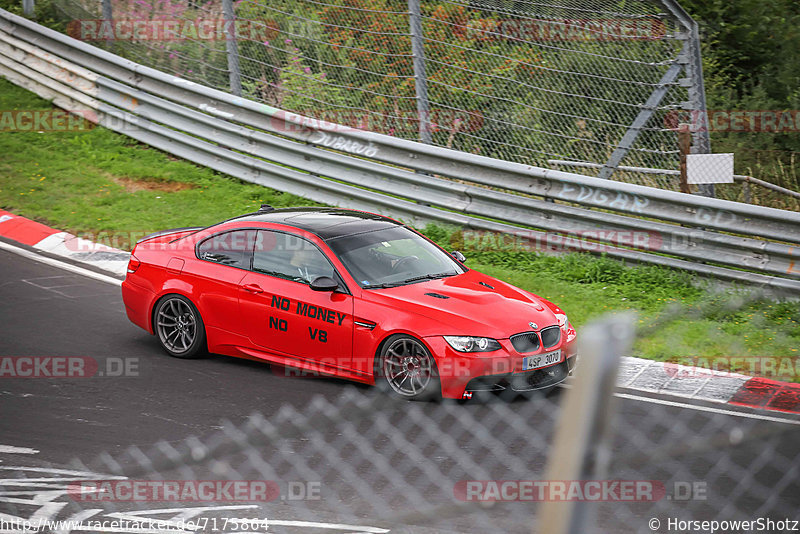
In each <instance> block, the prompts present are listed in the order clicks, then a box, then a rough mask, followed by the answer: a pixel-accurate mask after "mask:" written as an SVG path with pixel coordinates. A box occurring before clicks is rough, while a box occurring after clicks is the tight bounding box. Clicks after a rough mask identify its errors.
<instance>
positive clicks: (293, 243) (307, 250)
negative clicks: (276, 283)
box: [253, 230, 336, 284]
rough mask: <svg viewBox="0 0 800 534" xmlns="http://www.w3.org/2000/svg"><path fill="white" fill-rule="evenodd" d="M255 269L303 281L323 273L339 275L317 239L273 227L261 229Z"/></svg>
mask: <svg viewBox="0 0 800 534" xmlns="http://www.w3.org/2000/svg"><path fill="white" fill-rule="evenodd" d="M253 270H254V271H256V272H259V273H264V274H268V275H271V276H276V277H278V278H284V279H286V280H292V281H295V282H301V283H303V284H310V283H311V282H312V281H313V280H314V279H315V278H318V277H320V276H328V277H330V278H333V279H336V276H335V271H334V269H333V265H331V263H330V262H329V261H328V258H326V257H325V255H324V254H323V253H322V252H320V250H319V249H318V248H317V247H316V245H314V243H312V242H310V241H308V240H306V239H303V238H302V237H298V236H295V235H292V234H284V233H282V232H272V231H270V230H259V231H258V237H257V238H256V243H255V252H254V253H253Z"/></svg>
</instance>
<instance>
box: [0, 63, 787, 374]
mask: <svg viewBox="0 0 800 534" xmlns="http://www.w3.org/2000/svg"><path fill="white" fill-rule="evenodd" d="M49 107H50V104H49V103H48V102H46V101H44V100H42V99H39V98H38V97H36V96H35V95H34V94H32V93H30V92H28V91H26V90H24V89H21V88H18V87H16V86H14V85H12V84H11V83H9V82H7V81H5V80H2V79H0V110H14V109H18V110H32V109H48V108H49ZM0 155H1V156H0V207H1V208H3V209H7V210H9V211H12V212H14V213H17V214H19V215H24V216H26V217H30V218H32V219H35V220H38V221H41V222H43V223H46V224H49V225H51V226H54V227H56V228H60V229H64V230H67V231H70V232H72V233H75V234H89V237H91V236H99V240H100V241H102V242H107V243H108V244H111V245H114V246H117V247H119V248H128V247H129V246H130V239H129V237H128V236H131V235H132V236H133V239H136V237H137V236H141V235H143V234H144V233H146V232H150V231H155V230H159V229H163V228H171V227H178V226H193V225H205V224H211V223H214V222H217V221H219V220H222V219H225V218H228V217H231V216H234V215H237V214H241V213H246V212H249V211H254V210H255V209H257V208H258V206H259V205H260V204H261V203H269V204H272V205H273V206H276V207H283V206H297V205H312V204H313V203H312V202H309V201H307V200H304V199H302V198H300V197H297V196H294V195H289V194H284V193H280V192H278V191H273V190H269V189H266V188H263V187H260V186H257V185H252V184H247V183H243V182H241V181H239V180H237V179H234V178H231V177H228V176H225V175H221V174H219V173H216V172H214V171H211V170H209V169H206V168H201V167H198V166H196V165H193V164H191V163H189V162H186V161H183V160H179V159H177V158H174V157H172V156H169V155H167V154H164V153H162V152H160V151H158V150H154V149H151V148H148V147H147V146H145V145H142V144H139V143H137V142H135V141H133V140H131V139H129V138H127V137H125V136H122V135H118V134H115V133H113V132H111V131H108V130H105V129H102V128H94V129H89V130H85V131H76V132H43V133H39V132H35V131H32V132H9V131H0ZM423 230H424V231H425V232H426V233H427V234H428V235H429V236H430V237H432V238H433V239H435V240H437V241H438V242H440V243H442V244H443V245H445V246H447V247H448V248H450V247H451V246H454V245H455V246H459V245H460V244H461V243H460V242H459V241H460V237H459V236H460V234H459V232H458V230H457V229H446V228H440V227H433V226H431V227H428V228H425V229H423ZM464 252H465V253H466V254H467V256H468V257H469V263H468V264H469V265H470V266H471V267H472V268H474V269H477V270H480V271H483V272H486V273H488V274H490V275H492V276H495V277H497V278H500V279H503V280H506V281H508V282H510V283H512V284H515V285H517V286H519V287H522V288H524V289H527V290H530V291H533V292H535V293H538V294H540V295H542V296H544V297H545V298H548V299H550V300H553V301H555V302H557V303H559V305H560V306H562V307H563V308H564V309H565V310H567V312H568V314H569V316H570V318H571V320H572V321H573V323H574V324H575V325H576V326H578V327H580V326H581V325H583V324H585V323H586V322H587V321H588V320H590V319H592V318H595V317H597V316H599V315H601V314H603V313H605V312H609V311H621V310H637V311H638V312H639V317H640V323H641V326H642V327H647V326H648V325H649V324H651V323H652V322H653V321H655V320H656V319H657V318H658V317H659V316H660V315H661V314H663V313H664V312H665V311H666V310H668V309H670V306H682V307H684V308H686V309H687V310H688V311H689V312H692V311H694V312H696V311H697V310H698V309H700V308H703V309H706V310H707V311H706V312H704V313H702V314H700V316H687V315H682V316H679V317H677V318H675V319H672V320H669V321H666V322H665V323H664V324H663V325H662V326H660V327H659V328H657V329H655V330H653V331H650V332H648V334H647V335H645V336H642V337H641V338H640V339H639V340H638V341H637V344H636V347H635V354H636V355H637V356H641V357H646V358H651V359H657V360H669V361H685V360H686V359H690V358H698V357H702V358H723V359H724V358H732V357H767V358H770V357H771V358H780V359H782V360H781V362H779V363H783V367H784V372H783V375H784V376H782V378H784V379H791V378H794V379H795V380H798V378H797V373H796V372H793V373H792V375H790V376H785V375H786V365H787V362H788V363H792V364H793V365H794V366H797V365H798V347H799V346H800V327H798V321H800V312H798V306H797V304H796V303H792V302H783V303H781V302H771V301H759V302H754V303H750V304H748V305H745V306H733V308H735V309H729V308H730V307H729V306H728V305H727V304H726V302H728V301H729V295H719V294H717V295H711V294H709V293H707V292H705V291H704V290H703V289H701V288H700V287H698V286H697V285H696V284H694V283H693V282H694V280H693V279H692V277H691V275H689V274H688V273H685V272H680V271H675V270H669V269H662V268H656V267H637V268H633V267H626V266H623V265H622V264H620V263H619V262H617V261H614V260H611V259H608V258H601V257H593V256H588V255H584V254H567V255H562V256H547V255H537V254H533V253H530V252H524V251H514V250H502V249H495V250H486V249H481V250H469V249H467V250H465V251H464ZM723 362H724V360H723ZM794 371H800V369H796V368H795V369H794Z"/></svg>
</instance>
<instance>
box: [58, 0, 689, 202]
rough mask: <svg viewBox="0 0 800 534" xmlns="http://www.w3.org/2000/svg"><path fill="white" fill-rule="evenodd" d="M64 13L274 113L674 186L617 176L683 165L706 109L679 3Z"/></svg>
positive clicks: (70, 9) (120, 46)
mask: <svg viewBox="0 0 800 534" xmlns="http://www.w3.org/2000/svg"><path fill="white" fill-rule="evenodd" d="M54 3H55V5H56V6H57V7H58V9H59V11H60V13H61V15H62V17H63V18H64V19H65V20H66V21H68V22H69V25H68V31H69V32H70V33H71V34H72V35H73V36H75V37H78V38H80V39H85V40H89V41H92V42H94V43H96V44H97V45H99V46H103V47H107V48H109V49H113V51H114V52H115V53H118V54H121V55H123V56H125V57H128V58H130V59H132V60H135V61H137V62H141V63H143V64H145V65H148V66H151V67H154V68H157V69H159V70H163V71H165V72H169V73H172V74H175V75H177V76H180V77H182V78H186V79H189V80H193V81H196V82H198V83H202V84H205V85H209V86H212V87H215V88H220V89H224V90H231V91H232V92H234V93H237V94H239V93H240V94H241V95H242V96H244V97H245V98H248V99H251V100H255V101H258V102H263V103H264V104H267V105H269V106H274V107H277V108H280V109H284V110H288V111H293V112H297V113H299V114H302V115H304V116H308V117H312V118H315V119H319V120H326V121H330V122H333V123H339V124H346V125H350V126H354V127H358V128H365V129H368V130H371V131H375V132H381V133H386V134H390V135H394V136H399V137H404V138H408V139H415V140H416V139H422V140H425V141H430V142H432V143H434V144H436V145H439V146H446V147H451V148H454V149H457V150H461V151H465V152H470V153H476V154H482V155H486V156H491V157H495V158H500V159H505V160H511V161H518V162H522V163H528V164H535V165H540V166H546V164H547V160H548V159H552V158H556V159H568V160H577V161H589V162H594V163H599V164H603V165H604V168H603V169H602V170H601V171H600V175H603V176H604V177H613V178H614V179H625V180H627V181H633V182H636V183H644V184H646V185H654V186H657V187H663V188H672V185H673V184H672V183H671V181H670V180H667V179H663V177H658V176H654V175H647V174H641V173H625V172H614V170H615V169H616V167H617V166H618V165H619V164H620V162H624V163H625V164H627V165H634V166H642V167H658V168H667V169H674V168H676V167H677V161H678V147H677V144H676V135H675V131H674V129H673V128H672V127H671V126H670V124H669V119H670V117H671V114H672V113H674V111H675V110H680V109H685V108H686V107H687V106H688V107H690V108H691V109H695V107H696V106H701V105H702V102H701V101H700V100H699V97H698V96H697V95H699V94H702V91H700V90H698V88H702V82H701V79H702V78H701V74H700V70H699V68H697V67H696V65H695V63H696V60H699V56H697V58H694V56H692V54H691V46H690V44H691V43H693V41H692V38H691V28H690V27H688V26H687V24H688V23H687V22H686V20H684V19H682V18H680V13H681V11H680V8H679V6H677V4H675V3H674V2H671V1H669V2H666V1H663V2H662V1H651V0H636V1H632V2H624V3H620V2H616V1H608V0H586V1H583V2H573V1H569V2H564V1H559V2H545V3H542V2H529V1H514V2H512V1H499V2H489V1H468V0H437V1H426V2H421V3H420V2H419V1H418V0H412V1H410V2H409V1H407V0H370V1H369V2H363V1H355V0H327V1H321V0H271V1H269V2H266V1H262V0H238V1H235V2H228V0H225V1H222V0H213V1H200V2H171V1H170V0H154V1H152V2H150V1H147V2H145V1H132V0H131V1H117V0H105V1H102V0H54ZM668 8H669V9H668ZM232 18H235V20H236V24H235V26H230V25H226V21H230V20H231V19H232ZM687 18H688V17H687ZM688 20H689V21H691V19H688ZM132 21H138V22H139V23H140V26H139V30H138V31H137V30H136V29H135V28H134V27H133V24H131V23H132ZM104 22H105V24H103V23H104ZM141 23H147V24H141ZM693 62H694V63H693ZM612 173H613V174H612Z"/></svg>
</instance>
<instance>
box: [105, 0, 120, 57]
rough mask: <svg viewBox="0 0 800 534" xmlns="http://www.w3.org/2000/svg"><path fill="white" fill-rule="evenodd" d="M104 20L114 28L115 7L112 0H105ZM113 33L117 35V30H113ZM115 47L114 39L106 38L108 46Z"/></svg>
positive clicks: (108, 47)
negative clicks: (112, 5)
mask: <svg viewBox="0 0 800 534" xmlns="http://www.w3.org/2000/svg"><path fill="white" fill-rule="evenodd" d="M103 21H105V23H106V24H109V25H110V26H111V27H112V28H113V27H114V9H113V8H112V7H111V0H103ZM111 34H112V35H116V34H117V32H111ZM113 47H114V41H113V40H112V39H106V48H107V49H109V50H111V49H112V48H113Z"/></svg>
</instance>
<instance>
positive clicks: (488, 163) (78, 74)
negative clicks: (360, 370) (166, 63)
mask: <svg viewBox="0 0 800 534" xmlns="http://www.w3.org/2000/svg"><path fill="white" fill-rule="evenodd" d="M0 74H2V75H3V76H5V77H6V78H8V79H10V80H11V81H12V82H14V83H17V84H19V85H21V86H24V87H26V88H28V89H30V90H32V91H34V92H35V93H37V94H39V95H40V96H42V97H44V98H49V99H53V101H54V102H55V103H56V104H57V105H59V106H60V107H63V108H65V109H69V110H79V109H88V110H92V111H93V112H94V113H96V115H97V116H96V122H97V123H98V124H100V125H102V126H104V127H107V128H109V129H111V130H114V131H117V132H121V133H124V134H126V135H128V136H130V137H132V138H134V139H137V140H139V141H141V142H144V143H147V144H149V145H152V146H154V147H157V148H159V149H162V150H164V151H167V152H170V153H172V154H174V155H176V156H179V157H182V158H185V159H187V160H190V161H193V162H195V163H198V164H201V165H205V166H208V167H211V168H213V169H215V170H218V171H221V172H225V173H228V174H230V175H232V176H236V177H238V178H240V179H243V180H246V181H250V182H254V183H258V184H262V185H265V186H269V187H273V188H275V189H279V190H282V191H286V192H290V193H294V194H297V195H301V196H303V197H305V198H308V199H311V200H315V201H318V202H323V203H328V204H333V205H347V206H349V207H354V208H360V209H367V210H377V211H381V212H383V213H387V214H389V215H393V216H396V217H400V218H403V219H406V220H409V221H410V222H413V223H417V224H418V223H424V222H429V221H437V222H444V223H450V224H456V225H460V226H464V227H468V228H473V229H479V230H487V231H495V232H509V233H517V234H520V235H523V236H525V237H527V238H530V239H533V240H536V239H540V240H543V241H544V242H546V239H547V235H546V232H555V233H559V234H567V235H569V234H574V233H576V232H579V233H581V235H586V233H587V232H589V231H595V233H594V234H591V235H592V238H591V239H592V241H594V242H596V243H598V245H602V246H598V250H601V251H602V252H603V253H606V254H608V255H609V256H612V257H615V258H619V259H623V260H631V261H637V262H646V263H652V264H659V265H665V266H670V267H675V268H679V269H685V270H689V271H694V272H698V273H701V274H704V275H709V276H712V277H716V278H719V279H723V280H728V281H738V282H744V283H748V284H757V285H762V286H766V287H769V288H772V289H774V290H777V291H779V292H783V293H785V292H791V293H800V261H797V260H798V255H797V253H796V249H797V247H796V246H794V244H800V214H798V213H794V212H787V211H783V210H777V209H773V208H765V207H761V206H752V205H748V204H741V203H737V202H730V201H725V200H717V199H712V198H704V197H698V196H693V195H685V194H682V193H676V192H672V191H664V190H660V189H654V188H649V187H644V186H639V185H634V184H626V183H619V182H612V181H608V180H603V179H599V178H594V177H589V176H583V175H580V174H574V173H568V172H561V171H555V170H551V169H544V168H539V167H532V166H526V165H522V164H518V163H512V162H506V161H500V160H495V159H491V158H487V157H483V156H478V155H474V154H467V153H463V152H457V151H454V150H449V149H445V148H441V147H435V146H430V145H424V144H421V143H416V142H413V141H408V140H403V139H398V138H395V137H390V136H386V135H381V134H376V133H372V132H367V131H363V130H357V129H353V128H348V127H342V126H339V125H335V124H327V123H320V122H319V121H316V120H312V119H308V118H306V117H302V116H299V115H296V114H292V113H287V112H284V111H281V110H279V109H275V108H271V107H268V106H265V105H261V104H257V103H255V102H252V101H249V100H245V99H242V98H239V97H235V96H231V95H229V94H227V93H224V92H221V91H218V90H215V89H211V88H208V87H204V86H201V85H198V84H195V83H193V82H189V81H187V80H184V79H181V78H176V77H174V76H171V75H168V74H165V73H163V72H160V71H157V70H154V69H151V68H148V67H144V66H142V65H139V64H137V63H134V62H132V61H129V60H126V59H123V58H120V57H119V56H116V55H114V54H111V53H109V52H106V51H103V50H100V49H98V48H95V47H93V46H90V45H88V44H86V43H84V42H81V41H77V40H75V39H72V38H70V37H67V36H65V35H63V34H60V33H58V32H55V31H53V30H50V29H47V28H44V27H42V26H40V25H38V24H35V23H33V22H31V21H28V20H26V19H24V18H22V17H18V16H16V15H12V14H10V13H8V12H7V11H3V10H0ZM554 201H560V202H554ZM674 223H677V224H674ZM598 229H602V230H609V231H612V230H613V231H638V232H651V233H652V234H653V235H654V236H656V237H657V239H655V240H654V244H651V247H650V248H651V249H650V250H640V249H633V248H625V247H621V246H618V243H617V240H616V237H615V236H613V235H606V234H611V232H596V230H598ZM763 238H766V239H763ZM776 241H784V242H785V243H780V242H776ZM687 260H688V261H687ZM750 271H752V272H750Z"/></svg>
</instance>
